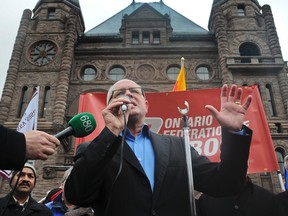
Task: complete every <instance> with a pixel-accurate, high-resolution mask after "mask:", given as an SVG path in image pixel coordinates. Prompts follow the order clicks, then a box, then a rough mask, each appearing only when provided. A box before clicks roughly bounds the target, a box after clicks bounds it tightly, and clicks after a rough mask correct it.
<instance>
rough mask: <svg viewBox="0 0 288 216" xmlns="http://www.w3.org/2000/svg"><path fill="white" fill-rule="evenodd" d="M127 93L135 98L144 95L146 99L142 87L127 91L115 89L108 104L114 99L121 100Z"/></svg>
mask: <svg viewBox="0 0 288 216" xmlns="http://www.w3.org/2000/svg"><path fill="white" fill-rule="evenodd" d="M126 91H129V92H130V93H131V94H132V95H133V96H137V95H143V97H145V95H144V91H143V89H142V88H141V87H133V88H127V89H115V90H113V91H112V92H111V97H110V98H109V100H108V104H109V103H110V101H111V100H112V99H113V98H120V97H123V96H125V94H126Z"/></svg>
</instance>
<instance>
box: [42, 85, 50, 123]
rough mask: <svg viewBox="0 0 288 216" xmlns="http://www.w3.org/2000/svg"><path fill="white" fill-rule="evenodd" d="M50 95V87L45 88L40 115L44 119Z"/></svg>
mask: <svg viewBox="0 0 288 216" xmlns="http://www.w3.org/2000/svg"><path fill="white" fill-rule="evenodd" d="M49 95H50V86H46V87H45V94H44V100H43V106H42V113H41V117H42V118H45V117H46V112H47V109H48V99H49Z"/></svg>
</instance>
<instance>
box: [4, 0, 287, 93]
mask: <svg viewBox="0 0 288 216" xmlns="http://www.w3.org/2000/svg"><path fill="white" fill-rule="evenodd" d="M135 1H136V2H158V1H159V0H154V1H153V0H146V1H145V0H135ZM37 2H38V0H8V1H5V4H3V5H2V6H3V7H2V10H1V13H0V29H2V30H1V32H2V33H1V37H0V97H1V95H2V90H3V87H4V82H5V79H6V74H7V70H8V65H9V61H10V58H11V54H12V49H13V46H14V42H15V38H16V34H17V31H18V28H19V24H20V19H21V17H22V13H23V11H24V9H31V10H32V9H33V8H34V7H35V5H36V3H37ZM131 2H132V0H105V1H102V2H101V3H100V1H99V0H80V5H81V9H82V14H83V17H84V22H85V27H86V29H85V31H88V30H90V29H91V28H93V27H94V26H97V25H98V24H100V23H102V22H103V21H105V20H106V19H108V18H110V17H111V16H113V15H114V14H116V13H117V12H119V11H120V10H122V9H124V8H126V7H127V6H128V5H129V4H130V3H131ZM163 2H164V3H165V4H166V5H168V6H169V7H171V8H173V9H174V10H176V11H177V12H179V13H181V14H182V15H184V16H185V17H187V18H188V19H190V20H192V21H193V22H195V23H196V24H198V25H200V26H201V27H203V28H205V29H207V26H208V19H209V15H210V10H211V6H212V2H213V0H201V1H196V0H177V1H176V0H163ZM258 2H259V4H260V5H262V6H263V5H264V4H268V5H270V6H271V9H272V13H273V16H274V21H275V24H276V30H277V33H278V37H279V40H280V45H281V49H282V54H283V57H284V60H285V61H288V26H287V22H288V13H287V8H288V0H258Z"/></svg>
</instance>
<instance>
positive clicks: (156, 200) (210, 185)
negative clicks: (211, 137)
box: [65, 128, 252, 216]
mask: <svg viewBox="0 0 288 216" xmlns="http://www.w3.org/2000/svg"><path fill="white" fill-rule="evenodd" d="M246 131H247V133H248V135H245V136H240V135H236V134H231V133H228V132H227V131H225V130H223V131H222V134H223V137H222V145H221V156H220V157H221V161H222V162H221V164H219V163H211V162H210V161H209V159H208V158H207V157H204V156H200V155H199V154H198V153H197V151H196V150H195V149H194V148H191V154H192V160H193V162H192V163H193V174H194V186H195V189H196V190H198V191H203V192H205V193H209V194H211V195H215V196H225V195H228V194H233V193H237V192H238V191H239V190H240V189H241V188H242V187H243V185H244V181H245V177H246V172H247V160H248V156H249V146H250V142H251V135H252V131H251V130H250V129H248V128H246ZM149 136H150V139H151V142H152V145H153V148H154V153H155V184H154V191H153V192H152V190H151V187H150V183H149V180H148V178H147V176H146V175H145V172H144V170H143V168H142V167H141V165H140V163H139V161H138V159H137V158H136V156H135V154H134V153H133V151H132V150H131V148H130V147H129V146H128V144H126V143H125V144H124V155H123V164H122V171H121V173H120V175H119V177H118V179H117V181H116V182H114V180H115V177H116V175H117V172H118V170H119V167H120V152H121V149H120V146H121V136H118V137H117V136H115V135H114V134H113V133H111V132H110V131H109V129H108V128H104V129H103V130H102V132H101V133H100V134H99V136H98V137H96V138H95V139H94V140H93V141H92V142H91V143H90V145H89V146H88V147H87V150H86V151H85V154H84V156H83V157H81V158H80V159H78V160H77V161H76V163H75V164H74V167H73V170H72V172H71V174H70V175H69V177H68V179H67V181H66V183H65V196H66V198H67V200H69V201H70V202H71V203H74V204H76V205H79V206H84V207H85V206H86V207H88V206H94V204H95V206H96V207H95V215H97V216H102V215H104V213H103V212H104V211H105V208H106V205H107V204H108V203H109V206H108V207H107V208H108V214H107V216H115V215H125V216H135V215H137V216H151V215H159V216H175V215H181V216H188V215H190V210H189V208H190V207H189V206H190V203H189V194H188V191H189V189H188V180H187V179H188V178H187V168H186V159H185V149H184V140H183V138H180V137H174V136H166V135H159V134H155V133H153V132H150V134H149Z"/></svg>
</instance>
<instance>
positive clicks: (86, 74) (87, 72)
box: [81, 66, 96, 81]
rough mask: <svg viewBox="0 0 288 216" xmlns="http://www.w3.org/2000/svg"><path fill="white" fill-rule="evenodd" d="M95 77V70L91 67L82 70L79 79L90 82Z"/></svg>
mask: <svg viewBox="0 0 288 216" xmlns="http://www.w3.org/2000/svg"><path fill="white" fill-rule="evenodd" d="M95 77H96V69H95V68H94V67H91V66H87V67H85V68H84V69H83V72H82V75H81V78H82V79H83V80H85V81H90V80H93V79H95Z"/></svg>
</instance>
